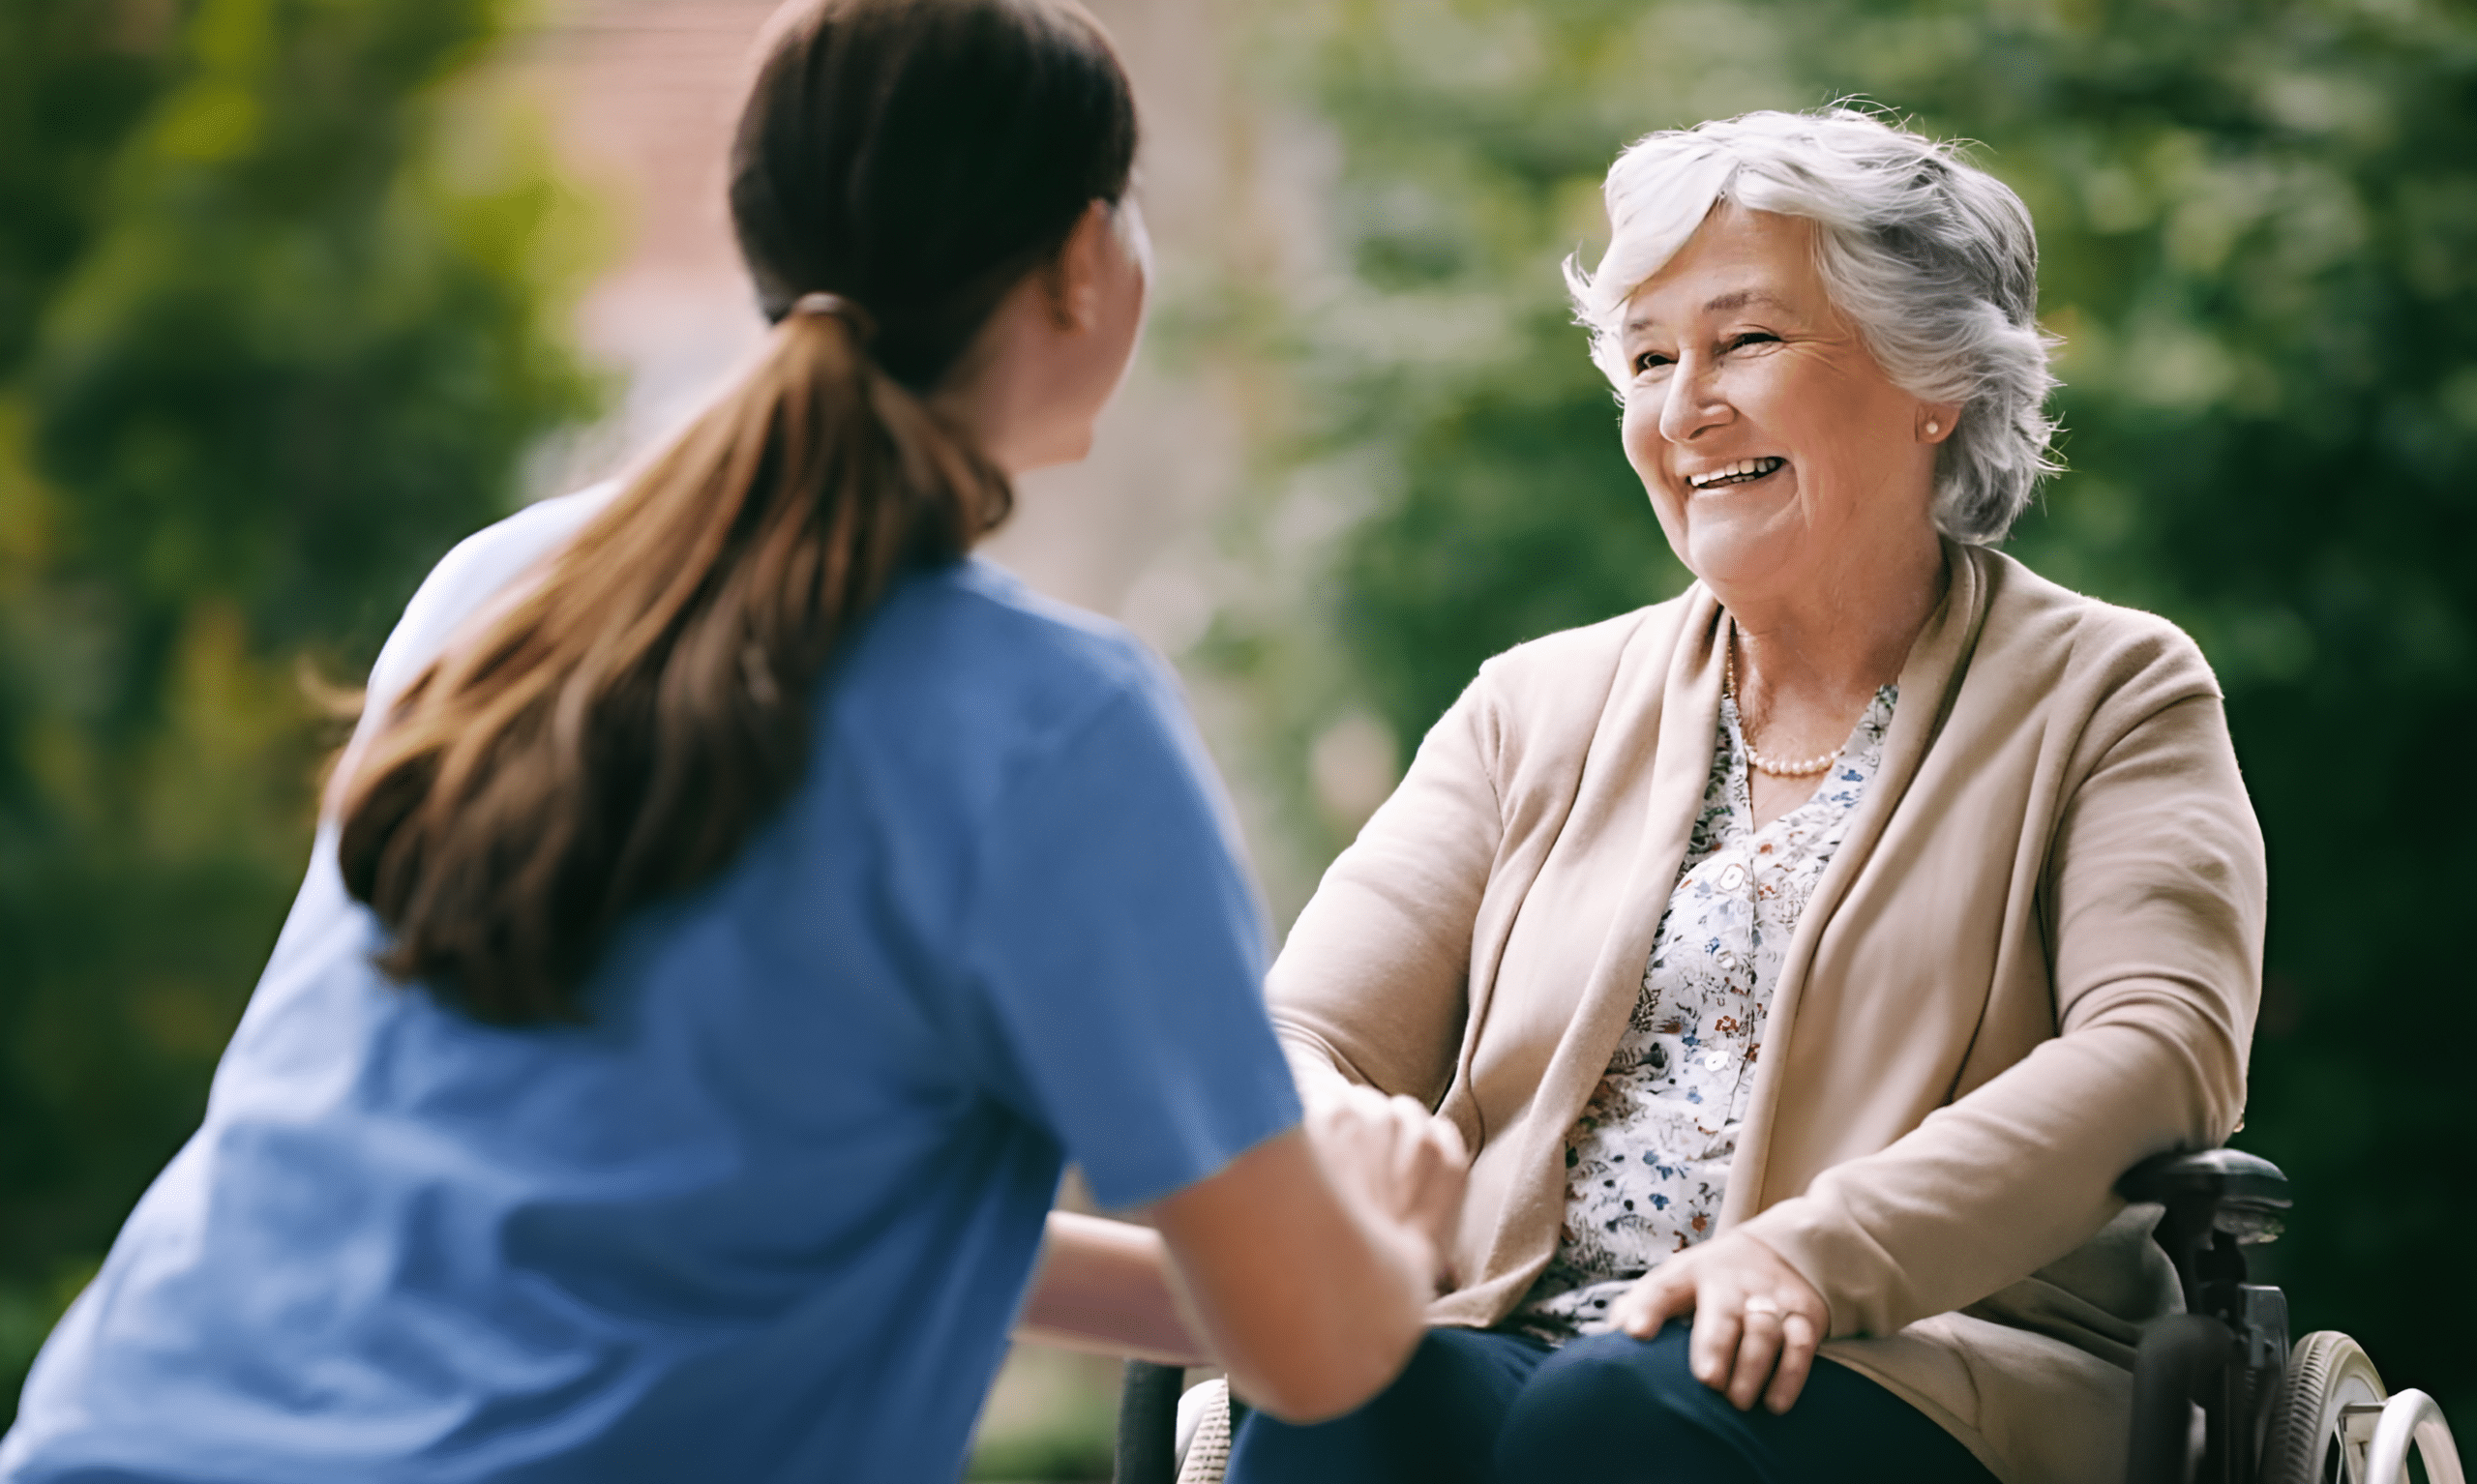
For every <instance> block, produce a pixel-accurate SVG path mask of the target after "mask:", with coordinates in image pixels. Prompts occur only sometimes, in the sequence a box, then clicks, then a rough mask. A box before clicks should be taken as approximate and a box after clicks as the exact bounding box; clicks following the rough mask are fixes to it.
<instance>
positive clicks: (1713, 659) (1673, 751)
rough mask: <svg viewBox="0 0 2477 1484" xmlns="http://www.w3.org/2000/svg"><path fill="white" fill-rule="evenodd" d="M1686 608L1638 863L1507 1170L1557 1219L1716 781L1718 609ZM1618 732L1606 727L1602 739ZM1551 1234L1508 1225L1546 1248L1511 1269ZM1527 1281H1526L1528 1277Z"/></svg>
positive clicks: (1704, 602)
mask: <svg viewBox="0 0 2477 1484" xmlns="http://www.w3.org/2000/svg"><path fill="white" fill-rule="evenodd" d="M1719 617H1720V606H1719V604H1718V603H1717V602H1716V600H1715V599H1714V598H1713V597H1712V596H1711V594H1710V593H1709V592H1708V591H1707V590H1705V589H1704V588H1702V587H1701V586H1700V584H1697V585H1696V586H1695V587H1693V588H1691V589H1689V590H1688V592H1687V593H1686V615H1685V621H1684V622H1683V623H1682V624H1680V625H1679V627H1678V629H1677V630H1676V638H1675V639H1674V640H1673V647H1672V648H1671V650H1670V652H1669V653H1668V654H1667V655H1666V656H1664V657H1659V659H1658V660H1656V661H1655V663H1661V662H1663V661H1664V664H1665V670H1666V673H1665V675H1664V677H1663V679H1662V681H1661V684H1660V697H1661V698H1660V702H1659V719H1658V723H1657V727H1656V733H1655V736H1656V741H1655V743H1654V748H1653V755H1652V757H1651V762H1650V779H1649V781H1648V784H1647V785H1646V786H1644V787H1641V789H1640V790H1639V791H1636V792H1633V793H1632V799H1633V801H1634V802H1632V803H1631V805H1630V807H1631V808H1633V809H1636V810H1639V811H1640V813H1639V814H1638V815H1637V816H1636V817H1637V819H1638V821H1639V834H1638V836H1637V838H1636V841H1635V843H1634V848H1633V851H1632V856H1633V859H1632V862H1631V865H1630V866H1629V868H1628V870H1627V873H1626V881H1625V885H1624V888H1623V890H1622V891H1620V892H1619V893H1618V894H1617V895H1616V896H1615V897H1614V898H1613V899H1611V900H1612V901H1613V902H1614V904H1615V910H1614V913H1613V915H1611V916H1610V917H1609V918H1608V919H1607V920H1605V921H1604V922H1603V923H1601V924H1599V925H1597V926H1598V932H1599V947H1598V950H1597V954H1596V955H1595V956H1594V958H1593V961H1592V967H1591V969H1590V972H1589V974H1588V976H1587V977H1586V980H1585V985H1584V988H1583V992H1582V994H1581V996H1580V998H1579V1001H1578V1002H1577V1003H1576V1005H1575V1008H1574V1012H1573V1018H1572V1020H1571V1021H1570V1022H1569V1023H1568V1024H1567V1027H1566V1030H1565V1033H1564V1034H1563V1035H1562V1036H1561V1037H1560V1038H1559V1041H1558V1044H1557V1048H1556V1051H1555V1053H1554V1054H1553V1055H1552V1057H1551V1059H1550V1061H1549V1063H1548V1066H1547V1069H1546V1071H1545V1073H1544V1074H1543V1075H1542V1076H1541V1078H1540V1080H1539V1091H1538V1096H1537V1104H1536V1105H1535V1107H1534V1108H1533V1109H1532V1110H1531V1111H1530V1113H1528V1114H1527V1115H1526V1117H1525V1119H1524V1128H1525V1131H1526V1133H1527V1135H1528V1137H1527V1138H1526V1139H1525V1140H1523V1141H1522V1143H1523V1145H1524V1147H1522V1148H1521V1149H1520V1150H1519V1151H1518V1153H1517V1155H1516V1164H1515V1166H1514V1169H1515V1170H1516V1171H1517V1172H1519V1173H1518V1174H1517V1175H1516V1178H1517V1180H1518V1181H1519V1182H1520V1183H1519V1184H1518V1186H1517V1187H1516V1191H1515V1193H1514V1203H1515V1205H1516V1206H1517V1208H1522V1207H1529V1208H1531V1209H1532V1210H1534V1211H1535V1212H1547V1211H1550V1210H1551V1208H1553V1211H1555V1212H1562V1210H1563V1209H1564V1204H1565V1184H1564V1181H1565V1159H1564V1157H1563V1147H1564V1143H1565V1138H1566V1133H1567V1130H1568V1129H1570V1128H1572V1127H1573V1124H1574V1120H1575V1119H1576V1118H1578V1117H1580V1116H1581V1115H1582V1111H1583V1107H1584V1105H1585V1104H1586V1103H1587V1102H1589V1101H1590V1098H1591V1094H1592V1090H1593V1089H1594V1088H1595V1087H1597V1085H1598V1084H1599V1081H1600V1079H1601V1078H1602V1077H1603V1076H1604V1075H1605V1074H1606V1073H1607V1071H1608V1062H1609V1058H1610V1057H1611V1056H1613V1055H1615V1054H1616V1052H1617V1043H1618V1041H1619V1039H1620V1038H1622V1037H1623V1036H1624V1034H1625V1031H1626V1022H1627V1020H1628V1019H1629V1018H1630V1017H1631V1016H1632V1014H1633V1011H1634V1005H1635V1002H1636V1001H1637V1000H1638V999H1639V998H1640V997H1641V994H1642V984H1643V967H1644V965H1645V964H1646V963H1647V962H1648V961H1649V960H1650V958H1651V952H1652V941H1653V939H1654V938H1655V937H1656V936H1657V935H1658V931H1659V921H1660V911H1661V907H1662V905H1664V904H1666V903H1667V901H1668V899H1669V896H1670V894H1671V893H1672V892H1674V891H1675V890H1676V889H1677V874H1678V868H1679V867H1680V866H1681V865H1682V864H1684V862H1685V859H1686V845H1687V843H1688V841H1689V839H1690V837H1691V835H1692V833H1693V828H1694V818H1695V816H1696V814H1697V813H1698V812H1699V811H1700V808H1701V805H1702V799H1703V788H1704V786H1705V784H1706V782H1707V781H1708V780H1709V778H1710V776H1711V771H1712V747H1713V739H1714V737H1715V736H1716V729H1717V727H1718V726H1719V714H1720V655H1719V651H1718V649H1717V647H1716V644H1715V642H1714V637H1715V635H1716V633H1717V632H1718V628H1719ZM1619 730H1620V729H1619V728H1609V729H1608V732H1603V735H1608V734H1609V733H1610V732H1617V731H1619ZM1612 740H1615V739H1614V738H1612ZM1595 752H1597V749H1595ZM1595 760H1597V759H1595ZM1605 760H1606V763H1607V768H1606V770H1605V771H1603V772H1601V777H1602V778H1607V777H1609V776H1611V775H1612V774H1614V775H1623V774H1624V773H1626V771H1627V765H1628V762H1629V761H1630V760H1631V759H1628V758H1626V757H1608V758H1606V759H1605ZM1635 765H1636V766H1639V764H1638V763H1637V764H1635ZM1595 771H1596V770H1595V769H1593V768H1590V767H1586V769H1585V770H1584V778H1583V783H1582V790H1581V791H1582V794H1583V796H1584V798H1583V800H1582V801H1578V808H1579V807H1581V803H1582V802H1587V801H1588V796H1589V795H1590V794H1591V792H1593V791H1594V790H1593V784H1594V782H1595V780H1594V779H1593V777H1592V774H1593V773H1594V772H1595ZM1635 776H1636V777H1640V774H1639V773H1638V774H1636V775H1635ZM1552 909H1555V908H1552ZM1566 909H1569V908H1566ZM1578 926H1579V925H1578ZM1586 931H1589V930H1586ZM1558 1226H1559V1219H1558V1217H1557V1216H1556V1215H1554V1214H1548V1215H1547V1218H1546V1219H1545V1220H1533V1221H1514V1222H1509V1223H1507V1225H1506V1227H1505V1228H1504V1229H1503V1230H1506V1231H1508V1232H1537V1233H1539V1234H1540V1235H1541V1236H1543V1237H1544V1238H1545V1243H1546V1245H1545V1246H1544V1247H1542V1248H1541V1250H1539V1251H1538V1252H1536V1253H1524V1254H1521V1255H1520V1257H1519V1258H1518V1259H1517V1261H1523V1262H1525V1263H1526V1264H1528V1263H1529V1261H1530V1260H1531V1259H1534V1258H1537V1260H1539V1261H1545V1260H1546V1258H1547V1257H1548V1255H1549V1253H1550V1252H1551V1251H1553V1249H1554V1246H1555V1239H1556V1233H1557V1230H1558ZM1523 1281H1525V1282H1528V1281H1529V1275H1528V1274H1527V1273H1526V1274H1525V1275H1524V1277H1523Z"/></svg>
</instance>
